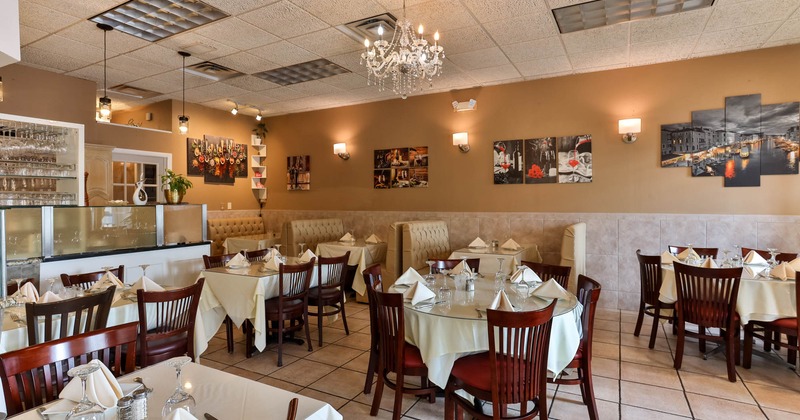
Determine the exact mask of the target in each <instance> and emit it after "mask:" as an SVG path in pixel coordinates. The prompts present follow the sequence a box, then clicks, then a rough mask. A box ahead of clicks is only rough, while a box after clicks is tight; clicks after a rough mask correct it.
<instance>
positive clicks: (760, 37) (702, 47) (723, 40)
mask: <svg viewBox="0 0 800 420" xmlns="http://www.w3.org/2000/svg"><path fill="white" fill-rule="evenodd" d="M779 26H780V23H779V22H772V23H766V24H761V25H753V26H745V27H738V28H734V29H730V30H727V31H719V32H709V33H704V34H702V35H700V40H699V41H698V42H697V46H696V47H695V50H694V52H695V53H702V52H707V51H718V50H722V51H724V50H728V49H737V48H741V47H742V46H745V45H751V44H760V43H762V42H764V41H766V40H767V38H769V36H770V34H772V33H773V32H775V30H776V29H778V27H779Z"/></svg>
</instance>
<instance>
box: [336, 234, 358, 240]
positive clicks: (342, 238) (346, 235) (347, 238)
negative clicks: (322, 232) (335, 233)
mask: <svg viewBox="0 0 800 420" xmlns="http://www.w3.org/2000/svg"><path fill="white" fill-rule="evenodd" d="M355 240H356V238H354V237H353V235H351V234H350V232H347V233H345V234H344V236H342V237H341V238H339V241H341V242H353V241H355Z"/></svg>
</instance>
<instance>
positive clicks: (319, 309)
mask: <svg viewBox="0 0 800 420" xmlns="http://www.w3.org/2000/svg"><path fill="white" fill-rule="evenodd" d="M322 308H323V306H322V301H320V303H319V304H318V305H317V333H318V335H319V346H320V347H322V318H323V317H322Z"/></svg>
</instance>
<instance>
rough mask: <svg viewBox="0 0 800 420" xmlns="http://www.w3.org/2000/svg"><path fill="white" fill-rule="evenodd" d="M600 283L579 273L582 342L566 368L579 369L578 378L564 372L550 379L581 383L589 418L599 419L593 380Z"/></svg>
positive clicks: (574, 383)
mask: <svg viewBox="0 0 800 420" xmlns="http://www.w3.org/2000/svg"><path fill="white" fill-rule="evenodd" d="M601 290H602V287H601V286H600V283H598V282H596V281H594V280H592V279H591V278H589V277H586V276H584V275H582V274H579V275H578V290H577V292H578V293H577V294H578V301H579V302H580V303H581V305H583V312H582V313H581V327H582V328H583V331H582V334H581V343H580V346H579V347H578V351H577V352H576V353H575V356H574V357H573V358H572V361H571V362H570V363H569V364H568V365H567V366H566V368H565V369H570V368H572V369H577V371H578V374H577V378H566V377H564V372H561V373H560V374H559V375H558V376H556V377H555V378H553V379H549V380H548V381H549V382H551V383H554V384H559V385H580V390H581V397H582V398H583V403H584V404H586V408H587V409H588V410H589V419H590V420H597V419H598V418H599V415H598V413H597V401H596V400H595V397H594V384H593V381H592V336H593V335H594V315H595V312H596V310H597V301H598V300H599V299H600V291H601Z"/></svg>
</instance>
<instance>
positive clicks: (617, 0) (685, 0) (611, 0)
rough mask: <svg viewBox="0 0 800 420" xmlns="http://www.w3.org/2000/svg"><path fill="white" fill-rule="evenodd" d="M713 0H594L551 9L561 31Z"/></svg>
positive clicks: (698, 6)
mask: <svg viewBox="0 0 800 420" xmlns="http://www.w3.org/2000/svg"><path fill="white" fill-rule="evenodd" d="M713 4H714V0H595V1H590V2H586V3H581V4H575V5H572V6H566V7H560V8H558V9H553V16H554V17H555V18H556V23H557V24H558V30H559V31H560V32H561V33H562V34H566V33H570V32H576V31H582V30H585V29H592V28H599V27H601V26H609V25H614V24H616V23H621V22H630V21H633V20H639V19H647V18H651V17H656V16H664V15H671V14H674V13H680V12H688V11H690V10H697V9H702V8H704V7H711V6H712V5H713Z"/></svg>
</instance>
